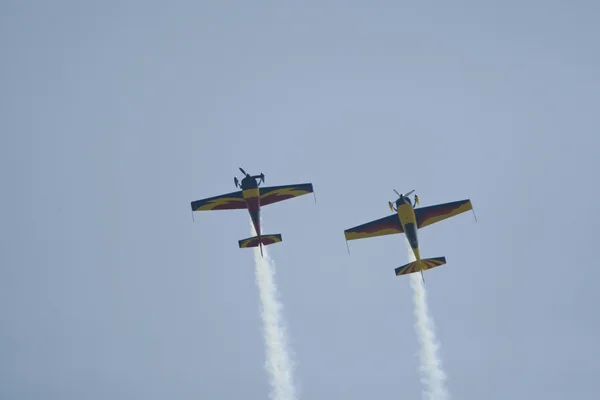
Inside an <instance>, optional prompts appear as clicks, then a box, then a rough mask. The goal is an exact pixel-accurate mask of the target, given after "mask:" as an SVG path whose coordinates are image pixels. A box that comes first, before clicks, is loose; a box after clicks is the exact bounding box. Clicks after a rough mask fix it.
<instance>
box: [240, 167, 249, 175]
mask: <svg viewBox="0 0 600 400" xmlns="http://www.w3.org/2000/svg"><path fill="white" fill-rule="evenodd" d="M240 171H242V174H244V175H248V174H247V173H246V171H244V169H243V168H242V167H240Z"/></svg>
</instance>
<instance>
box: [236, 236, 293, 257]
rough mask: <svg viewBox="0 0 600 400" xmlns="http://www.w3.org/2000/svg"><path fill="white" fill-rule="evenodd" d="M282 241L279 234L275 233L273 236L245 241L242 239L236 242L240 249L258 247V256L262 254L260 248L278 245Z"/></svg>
mask: <svg viewBox="0 0 600 400" xmlns="http://www.w3.org/2000/svg"><path fill="white" fill-rule="evenodd" d="M282 240H283V239H282V238H281V234H280V233H277V234H274V235H262V236H260V237H259V236H252V237H249V238H246V239H242V240H240V241H238V243H239V245H240V249H246V248H248V247H257V246H260V254H262V246H268V245H270V244H273V243H279V242H281V241H282Z"/></svg>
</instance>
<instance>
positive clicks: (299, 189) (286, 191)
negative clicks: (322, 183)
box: [260, 183, 313, 206]
mask: <svg viewBox="0 0 600 400" xmlns="http://www.w3.org/2000/svg"><path fill="white" fill-rule="evenodd" d="M309 193H313V186H312V183H300V184H297V185H283V186H269V187H261V188H260V205H261V206H266V205H269V204H273V203H277V202H280V201H283V200H287V199H291V198H293V197H298V196H302V195H305V194H309Z"/></svg>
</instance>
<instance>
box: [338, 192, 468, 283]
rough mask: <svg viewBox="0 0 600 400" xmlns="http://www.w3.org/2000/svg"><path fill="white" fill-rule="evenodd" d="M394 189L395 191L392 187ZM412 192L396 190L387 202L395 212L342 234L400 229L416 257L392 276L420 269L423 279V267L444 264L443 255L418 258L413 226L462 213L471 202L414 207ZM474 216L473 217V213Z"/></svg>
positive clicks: (379, 233) (351, 237)
mask: <svg viewBox="0 0 600 400" xmlns="http://www.w3.org/2000/svg"><path fill="white" fill-rule="evenodd" d="M394 192H396V190H394ZM413 192H414V190H413V191H411V192H409V193H407V194H405V195H402V194H400V193H398V192H396V194H397V195H398V200H396V208H395V209H394V206H393V205H392V202H389V207H390V210H391V211H395V212H396V213H395V214H392V215H389V216H387V217H384V218H380V219H377V220H375V221H371V222H367V223H366V224H362V225H358V226H355V227H354V228H350V229H346V230H345V231H344V236H346V240H355V239H365V238H370V237H376V236H383V235H391V234H394V233H404V234H405V235H406V238H407V239H408V243H409V244H410V247H411V248H412V251H413V253H414V255H415V258H416V261H413V262H410V263H408V264H406V265H403V266H401V267H398V268H396V269H395V272H396V276H399V275H406V274H412V273H414V272H419V271H420V272H421V278H422V279H423V281H425V277H424V276H423V271H425V270H428V269H431V268H435V267H439V266H440V265H444V264H446V257H436V258H421V253H420V250H419V239H418V237H417V230H418V229H421V228H424V227H426V226H428V225H431V224H434V223H436V222H439V221H442V220H444V219H447V218H450V217H453V216H455V215H458V214H461V213H464V212H465V211H469V210H472V209H473V205H472V204H471V200H470V199H467V200H459V201H454V202H451V203H444V204H437V205H434V206H429V207H423V208H415V206H416V205H418V204H419V197H418V196H417V195H415V202H414V204H413V203H411V201H410V198H409V197H408V196H409V195H410V194H411V193H413ZM473 213H474V212H473ZM475 220H477V218H476V217H475Z"/></svg>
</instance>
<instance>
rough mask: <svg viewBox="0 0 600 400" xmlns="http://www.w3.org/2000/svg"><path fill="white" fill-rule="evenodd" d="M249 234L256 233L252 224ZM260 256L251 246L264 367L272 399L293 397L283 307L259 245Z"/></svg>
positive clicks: (290, 399)
mask: <svg viewBox="0 0 600 400" xmlns="http://www.w3.org/2000/svg"><path fill="white" fill-rule="evenodd" d="M251 232H252V235H253V236H254V235H256V232H255V231H254V226H252V229H251ZM263 253H264V258H263V257H262V256H261V254H260V249H259V248H258V247H257V248H255V249H254V261H255V264H256V271H255V272H256V284H257V286H258V290H259V296H260V307H261V317H262V321H263V332H264V340H265V347H266V363H265V368H266V370H267V372H268V374H269V381H270V384H271V396H270V398H271V399H272V400H296V390H295V387H294V384H293V380H292V363H291V361H290V351H289V349H288V345H287V339H286V330H285V326H284V321H283V317H282V315H281V312H282V309H283V306H282V304H281V302H280V301H279V299H278V292H277V285H276V284H275V280H274V275H275V270H274V268H273V262H272V260H271V259H270V258H269V255H268V253H267V249H266V247H263Z"/></svg>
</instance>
